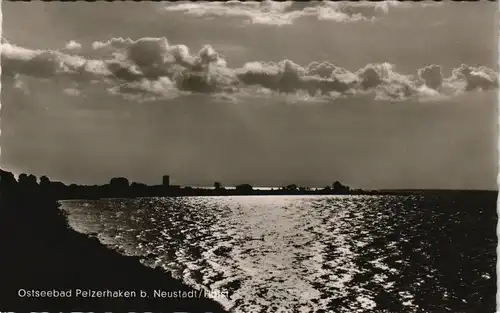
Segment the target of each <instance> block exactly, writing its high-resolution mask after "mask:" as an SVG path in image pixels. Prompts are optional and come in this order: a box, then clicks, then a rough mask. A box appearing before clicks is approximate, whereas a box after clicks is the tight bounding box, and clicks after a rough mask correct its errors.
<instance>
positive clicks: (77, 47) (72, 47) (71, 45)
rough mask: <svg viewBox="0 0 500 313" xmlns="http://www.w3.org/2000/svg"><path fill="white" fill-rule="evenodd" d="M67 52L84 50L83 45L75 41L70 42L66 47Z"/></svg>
mask: <svg viewBox="0 0 500 313" xmlns="http://www.w3.org/2000/svg"><path fill="white" fill-rule="evenodd" d="M64 47H65V48H66V50H70V51H76V50H80V49H81V48H82V45H81V44H79V43H78V42H76V41H74V40H70V41H69V42H68V43H67V44H66V45H65V46H64Z"/></svg>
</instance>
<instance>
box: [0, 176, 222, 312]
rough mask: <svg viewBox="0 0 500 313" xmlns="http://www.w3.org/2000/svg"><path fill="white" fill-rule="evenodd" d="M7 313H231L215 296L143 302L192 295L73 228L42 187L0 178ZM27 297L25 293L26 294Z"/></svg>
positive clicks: (1, 290)
mask: <svg viewBox="0 0 500 313" xmlns="http://www.w3.org/2000/svg"><path fill="white" fill-rule="evenodd" d="M0 251H1V252H0V255H1V256H0V278H1V284H0V311H27V310H34V311H55V310H61V311H89V310H90V311H95V310H99V311H102V310H108V311H114V312H116V311H144V310H154V311H162V312H187V313H201V312H213V313H215V312H225V311H224V310H223V309H222V307H221V306H220V305H219V304H218V303H217V302H215V301H213V300H211V299H208V298H204V297H201V298H166V299H165V298H160V297H157V298H153V297H148V298H141V297H140V293H139V292H140V290H143V291H146V292H147V293H148V294H149V295H151V296H152V295H153V290H155V289H156V290H163V291H179V290H182V291H192V290H193V289H191V288H190V287H188V286H186V285H184V284H183V283H181V282H179V281H178V280H175V279H173V278H171V277H170V276H169V275H167V274H166V273H165V272H163V271H161V270H160V269H151V268H147V267H145V266H143V265H141V264H140V263H139V260H138V259H137V258H134V257H125V256H122V255H120V254H118V253H117V252H115V251H111V250H109V249H107V248H105V247H104V246H103V245H101V244H100V243H99V242H98V241H97V240H95V239H90V238H88V237H87V236H85V235H83V234H80V233H77V232H75V231H73V230H72V229H70V228H69V227H68V226H67V222H66V217H65V216H64V215H63V213H62V211H60V210H59V209H58V206H57V201H56V199H55V198H54V197H52V196H51V195H50V194H47V193H46V192H44V190H43V188H41V187H40V186H39V185H38V184H29V183H28V184H25V183H23V184H21V183H18V182H17V181H16V180H15V179H14V176H13V175H12V174H10V173H8V172H5V171H1V172H0ZM19 289H24V290H26V291H31V290H39V291H50V290H53V289H55V290H68V289H69V290H72V297H69V298H65V297H59V298H54V297H44V298H43V297H40V298H36V297H20V296H19V295H18V292H19ZM76 289H92V290H106V289H109V290H112V291H117V290H129V291H130V290H133V291H136V292H137V297H131V298H124V297H122V298H120V297H119V298H103V297H98V298H81V297H80V298H77V297H76V296H75V291H76ZM21 292H22V291H21Z"/></svg>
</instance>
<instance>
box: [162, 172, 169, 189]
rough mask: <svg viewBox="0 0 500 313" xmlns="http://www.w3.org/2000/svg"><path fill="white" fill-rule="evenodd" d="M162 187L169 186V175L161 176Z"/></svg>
mask: <svg viewBox="0 0 500 313" xmlns="http://www.w3.org/2000/svg"><path fill="white" fill-rule="evenodd" d="M163 186H167V187H169V186H170V176H169V175H163Z"/></svg>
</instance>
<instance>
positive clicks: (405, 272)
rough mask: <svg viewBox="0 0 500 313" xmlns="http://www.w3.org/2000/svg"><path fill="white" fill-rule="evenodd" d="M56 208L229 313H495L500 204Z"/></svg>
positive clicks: (144, 201) (483, 198)
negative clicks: (499, 206)
mask: <svg viewBox="0 0 500 313" xmlns="http://www.w3.org/2000/svg"><path fill="white" fill-rule="evenodd" d="M61 203H62V209H63V210H65V211H66V212H67V213H69V214H68V222H69V224H70V226H71V227H72V228H73V229H75V230H76V231H78V232H82V233H85V234H88V235H89V236H96V237H97V238H99V240H100V242H101V243H102V244H104V245H106V246H108V247H109V248H110V249H115V250H117V251H119V252H120V253H122V254H125V255H135V256H140V257H142V263H143V264H144V266H151V267H162V268H163V269H164V270H165V271H166V272H168V273H170V275H172V276H173V277H175V278H178V279H180V280H182V281H183V282H185V283H186V284H189V285H191V286H193V287H194V288H196V289H199V290H205V291H207V292H208V293H209V294H212V295H213V298H214V300H216V301H218V302H220V303H221V304H222V305H223V306H224V307H225V308H226V309H227V310H228V311H229V312H238V313H239V312H241V313H260V312H269V313H277V312H291V313H302V312H303V313H319V312H328V313H376V312H384V313H392V312H404V313H413V312H425V313H428V312H453V313H460V312H464V313H468V312H470V313H479V312H481V313H489V312H491V313H493V312H494V311H495V292H496V273H495V267H496V246H497V237H496V224H497V214H496V194H495V193H474V192H449V193H429V194H426V193H420V194H413V195H387V196H384V195H335V196H327V195H325V196H319V195H308V196H221V197H217V196H214V197H165V198H133V199H101V200H67V201H61Z"/></svg>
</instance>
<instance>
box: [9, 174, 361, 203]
mask: <svg viewBox="0 0 500 313" xmlns="http://www.w3.org/2000/svg"><path fill="white" fill-rule="evenodd" d="M1 173H2V174H1V175H2V181H3V182H4V184H5V188H7V189H13V190H12V191H11V192H15V191H14V189H16V188H17V189H18V187H19V188H22V189H23V190H24V191H27V192H28V191H29V192H37V191H38V192H42V193H43V194H44V196H46V197H51V198H53V199H58V200H62V199H99V198H127V197H163V196H224V195H314V194H319V195H335V194H359V193H367V191H362V190H351V189H350V188H349V187H348V186H345V185H343V184H341V183H340V182H338V181H336V182H334V183H333V184H332V185H331V186H326V187H324V188H315V189H312V188H309V187H302V186H297V185H295V184H291V185H288V186H284V187H281V188H272V189H255V188H254V187H253V186H252V185H250V184H240V185H237V186H235V187H234V188H225V187H223V186H222V184H221V183H220V182H215V183H214V187H213V188H195V187H190V186H184V187H181V186H175V185H170V184H168V181H169V180H168V179H165V178H164V184H162V185H153V186H148V185H146V184H143V183H137V182H132V183H130V182H129V180H128V179H127V178H125V177H115V178H112V179H111V180H110V182H109V184H105V185H76V184H71V185H69V186H67V185H65V184H64V183H62V182H58V181H51V180H50V179H49V178H48V177H47V176H42V177H40V180H39V181H37V178H36V177H35V176H33V175H27V174H21V175H19V179H18V181H16V179H15V178H14V175H13V174H12V173H9V172H5V171H2V172H1ZM165 177H168V176H165ZM165 182H167V183H165Z"/></svg>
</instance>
